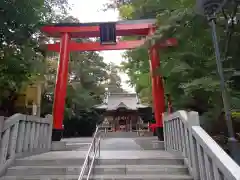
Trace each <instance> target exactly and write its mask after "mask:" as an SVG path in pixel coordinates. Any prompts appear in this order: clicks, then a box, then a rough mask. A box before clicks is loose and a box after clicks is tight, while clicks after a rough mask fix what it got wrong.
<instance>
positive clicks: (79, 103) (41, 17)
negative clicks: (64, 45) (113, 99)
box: [0, 0, 122, 136]
mask: <svg viewBox="0 0 240 180" xmlns="http://www.w3.org/2000/svg"><path fill="white" fill-rule="evenodd" d="M69 8H70V6H69V5H68V2H67V0H32V1H29V0H21V1H8V0H3V1H1V2H0V23H1V27H0V57H1V61H0V89H1V90H0V91H1V93H0V115H4V116H10V115H12V114H13V113H16V112H20V110H19V109H17V108H16V106H15V104H16V103H15V102H16V99H17V98H18V97H19V93H20V92H21V90H22V89H24V87H25V86H27V85H29V84H31V83H36V82H38V81H41V82H43V83H44V86H43V89H42V91H43V93H42V103H41V115H42V116H44V115H46V114H51V113H52V105H53V99H54V88H55V82H56V74H57V66H58V53H52V52H47V51H46V49H45V48H44V44H45V43H46V42H47V41H48V38H47V37H45V36H44V34H42V33H41V32H40V27H41V26H43V25H45V24H48V23H57V22H77V23H78V22H79V20H78V19H76V18H75V17H72V16H70V15H69V14H68V13H67V12H68V10H69ZM76 41H79V42H81V41H82V39H77V40H76ZM88 41H91V40H90V39H88ZM117 72H118V67H117V66H116V65H114V64H106V63H105V62H104V61H103V57H102V56H101V55H100V54H99V53H98V52H73V53H71V56H70V62H69V74H68V77H69V78H68V86H67V96H66V105H65V118H64V124H65V129H66V131H65V135H66V136H74V135H76V133H80V134H79V135H91V131H92V130H94V128H95V124H96V122H97V121H98V120H99V115H98V114H97V113H96V112H95V111H94V110H93V109H92V107H93V106H94V105H96V104H100V103H101V101H102V96H103V95H104V92H105V91H106V88H108V87H110V86H111V88H110V89H113V90H114V91H122V88H121V84H120V83H121V81H120V80H121V79H120V77H119V76H118V73H117ZM21 112H22V113H27V111H24V110H23V111H21Z"/></svg>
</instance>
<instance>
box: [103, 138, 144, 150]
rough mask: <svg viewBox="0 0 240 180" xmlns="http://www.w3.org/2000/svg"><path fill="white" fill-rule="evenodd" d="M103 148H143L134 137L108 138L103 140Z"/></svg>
mask: <svg viewBox="0 0 240 180" xmlns="http://www.w3.org/2000/svg"><path fill="white" fill-rule="evenodd" d="M101 150H102V151H105V150H114V151H121V150H124V151H132V150H142V148H141V146H139V145H138V144H137V143H136V142H135V141H134V139H132V138H107V139H103V140H102V141H101Z"/></svg>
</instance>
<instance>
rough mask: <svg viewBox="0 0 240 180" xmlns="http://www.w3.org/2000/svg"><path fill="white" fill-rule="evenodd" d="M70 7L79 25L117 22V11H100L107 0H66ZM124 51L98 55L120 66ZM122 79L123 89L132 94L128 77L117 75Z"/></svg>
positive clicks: (103, 52)
mask: <svg viewBox="0 0 240 180" xmlns="http://www.w3.org/2000/svg"><path fill="white" fill-rule="evenodd" d="M68 2H69V4H70V5H71V7H72V10H71V11H70V14H71V15H72V16H74V17H76V18H78V19H79V20H80V22H81V23H84V22H108V21H118V20H119V15H118V12H117V11H114V10H107V11H105V12H104V11H102V9H103V7H104V4H106V3H107V2H108V0H68ZM123 52H124V51H102V52H101V53H100V54H101V56H103V58H104V61H105V62H106V63H109V62H113V63H115V64H117V65H120V63H121V61H124V58H123V57H122V53H123ZM119 76H120V77H121V79H122V87H123V89H125V90H127V91H129V92H134V89H133V88H131V87H129V86H128V84H127V83H126V81H127V80H128V76H127V75H126V74H124V73H119Z"/></svg>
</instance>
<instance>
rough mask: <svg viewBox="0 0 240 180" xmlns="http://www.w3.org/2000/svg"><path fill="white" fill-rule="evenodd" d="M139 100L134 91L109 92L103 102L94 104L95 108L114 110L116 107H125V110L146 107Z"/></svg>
mask: <svg viewBox="0 0 240 180" xmlns="http://www.w3.org/2000/svg"><path fill="white" fill-rule="evenodd" d="M147 107H148V106H145V105H143V104H141V103H140V102H139V99H138V97H137V94H136V93H111V94H109V95H107V97H106V98H105V102H104V103H103V104H100V105H97V106H95V108H96V109H106V110H107V111H114V110H117V109H118V108H126V109H127V110H137V109H139V108H147Z"/></svg>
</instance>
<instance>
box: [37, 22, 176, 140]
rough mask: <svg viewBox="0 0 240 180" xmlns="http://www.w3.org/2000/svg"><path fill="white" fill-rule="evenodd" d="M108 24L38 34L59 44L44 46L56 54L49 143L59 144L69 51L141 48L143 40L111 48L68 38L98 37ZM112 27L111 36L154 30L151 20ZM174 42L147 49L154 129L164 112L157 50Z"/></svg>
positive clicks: (57, 26) (70, 25) (49, 29)
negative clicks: (57, 58) (57, 40)
mask: <svg viewBox="0 0 240 180" xmlns="http://www.w3.org/2000/svg"><path fill="white" fill-rule="evenodd" d="M103 24H108V23H64V24H52V25H47V26H44V27H42V29H41V30H42V32H44V33H46V34H47V35H48V36H50V37H54V38H60V39H61V41H60V43H54V44H48V45H47V46H48V50H50V51H55V52H60V60H59V65H58V73H57V80H56V87H55V96H54V104H53V138H52V139H53V140H56V141H58V140H60V139H61V134H62V131H63V115H64V107H65V96H66V88H67V79H68V61H69V57H70V52H71V51H103V50H124V49H125V50H126V49H134V48H136V47H139V46H141V45H143V44H144V42H145V39H141V40H131V41H119V42H117V41H116V42H115V43H111V44H103V43H101V42H83V43H77V42H75V41H74V40H72V39H71V38H94V37H101V33H102V32H101V25H103ZM110 24H114V26H115V27H114V28H115V32H114V33H113V34H114V36H115V37H116V36H144V37H146V36H149V35H150V36H151V35H153V34H154V32H155V29H156V26H155V20H153V19H148V20H132V21H119V22H114V23H112V22H111V23H110ZM176 44H177V41H176V39H174V38H171V39H168V40H167V41H165V42H161V43H158V44H155V45H153V46H152V47H151V48H150V49H149V59H150V61H149V63H150V71H151V74H152V95H153V100H154V110H155V111H154V112H155V120H156V124H155V127H157V128H159V129H162V127H163V124H162V113H163V112H164V111H165V101H164V86H163V80H162V77H161V76H159V75H153V74H154V73H153V72H154V71H155V70H156V69H157V68H159V66H160V59H159V52H158V49H159V48H166V47H169V46H175V45H176Z"/></svg>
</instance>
